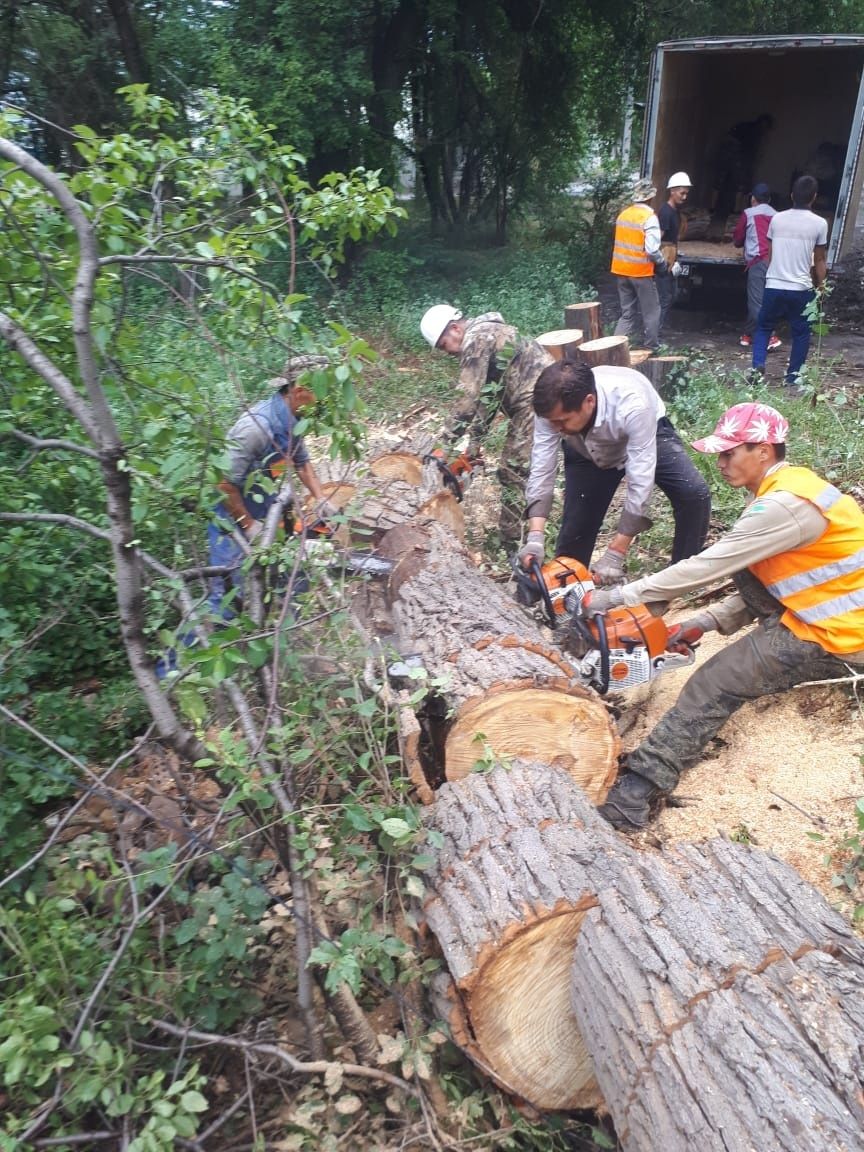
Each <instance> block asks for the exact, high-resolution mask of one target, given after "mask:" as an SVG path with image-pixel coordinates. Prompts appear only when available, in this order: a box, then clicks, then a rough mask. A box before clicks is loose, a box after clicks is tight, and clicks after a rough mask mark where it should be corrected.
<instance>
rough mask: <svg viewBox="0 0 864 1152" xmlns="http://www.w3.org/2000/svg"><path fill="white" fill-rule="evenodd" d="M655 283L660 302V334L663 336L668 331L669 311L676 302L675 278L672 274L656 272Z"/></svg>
mask: <svg viewBox="0 0 864 1152" xmlns="http://www.w3.org/2000/svg"><path fill="white" fill-rule="evenodd" d="M654 283H655V284H656V285H657V299H658V300H659V302H660V326H659V328H658V332H659V333H660V334H661V335H662V334H663V332H664V331H665V330H666V320H667V318H668V316H669V309H670V308H671V307H672V304H673V301H674V300H675V277H674V276H673V275H672V273H671V272H655V274H654Z"/></svg>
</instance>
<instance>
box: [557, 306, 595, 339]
mask: <svg viewBox="0 0 864 1152" xmlns="http://www.w3.org/2000/svg"><path fill="white" fill-rule="evenodd" d="M564 327H565V328H579V329H580V330H581V331H582V332H583V333H584V336H585V339H586V340H599V339H600V338H601V336H602V335H603V326H602V324H601V323H600V304H599V303H598V302H597V301H592V302H591V303H589V304H568V305H567V307H566V308H565V309H564Z"/></svg>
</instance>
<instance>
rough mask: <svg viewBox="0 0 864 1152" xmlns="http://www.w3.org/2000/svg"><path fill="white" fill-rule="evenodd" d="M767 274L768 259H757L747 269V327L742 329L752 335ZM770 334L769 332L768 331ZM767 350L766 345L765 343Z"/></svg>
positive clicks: (760, 306) (757, 321)
mask: <svg viewBox="0 0 864 1152" xmlns="http://www.w3.org/2000/svg"><path fill="white" fill-rule="evenodd" d="M767 275H768V261H767V260H757V261H756V263H755V264H751V265H750V267H749V268H748V269H747V327H746V328H745V329H744V331H745V332H747V333H748V335H750V336H752V335H753V334H754V332H755V331H756V325H757V324H758V323H759V312H760V310H761V308H762V297H763V296H764V295H765V277H766V276H767ZM769 335H770V333H769ZM765 350H766V352H767V350H768V345H767V344H766V345H765Z"/></svg>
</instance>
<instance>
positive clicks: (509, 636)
mask: <svg viewBox="0 0 864 1152" xmlns="http://www.w3.org/2000/svg"><path fill="white" fill-rule="evenodd" d="M379 551H380V554H381V555H382V556H384V557H387V558H389V559H394V560H396V561H397V564H396V567H395V569H394V571H393V573H392V574H391V576H390V581H389V588H388V594H389V599H390V610H391V613H392V618H393V622H394V628H395V633H396V636H397V638H398V647H399V650H400V652H402V653H403V655H407V654H416V655H417V656H419V657H420V658H421V662H422V665H423V667H424V668H425V670H426V674H427V677H428V681H429V684H430V693H429V696H428V697H427V700H426V701H425V702H424V705H423V707H422V709H420V711H421V713H422V723H423V724H424V725H425V735H426V740H425V741H424V742H423V746H424V747H425V748H426V763H425V765H424V767H425V768H426V770H427V777H428V781H429V783H430V785H432V786H433V787H434V786H435V785H436V784H438V783H440V782H441V781H442V780H443V779H445V778H446V779H448V780H456V779H459V778H461V777H462V776H465V775H467V774H468V773H469V772H471V771H472V770H473V769H474V767H475V766H476V765H477V763H478V762H480V761H483V760H484V759H488V758H489V757H490V756H499V757H500V756H531V757H536V756H542V757H543V758H544V759H547V760H548V762H549V763H552V764H555V765H556V766H558V767H561V768H562V769H563V770H564V771H566V772H568V773H569V774H570V775H571V776H572V778H573V779H574V780H575V781H576V782H577V783H579V784H580V785H581V786H582V787H583V788H584V789H585V791H586V793H587V794H588V795H589V796H591V797H592V798H593V799H596V800H598V801H599V800H600V799H601V798H602V797H604V796H605V794H606V791H607V790H608V788H609V787H610V785H611V783H612V782H613V780H614V778H615V776H616V774H617V761H618V751H619V741H618V735H617V732H616V730H615V726H614V722H613V720H612V718H611V716H610V713H609V710H608V708H607V706H606V704H605V703H604V702H603V700H602V699H601V698H600V697H599V696H598V695H597V693H596V692H594V691H593V690H592V689H590V688H586V687H584V686H583V684H582V683H581V681H580V679H579V676H578V674H577V673H576V670H575V668H574V667H573V665H572V664H571V663H570V661H569V659H568V658H567V657H566V656H565V654H564V653H563V652H562V651H561V650H560V649H559V648H558V647H556V646H555V644H554V641H553V640H552V637H551V635H550V634H549V633H548V632H546V630H545V629H542V628H541V627H540V626H539V625H538V624H537V623H536V622H535V621H534V620H533V619H532V618H531V617H530V616H529V615H528V613H527V612H526V611H525V609H523V608H521V607H520V606H519V605H518V604H517V603H516V602H515V600H514V599H513V596H512V595H511V594H510V592H509V591H508V590H507V589H506V588H502V587H501V586H500V585H498V584H496V583H494V581H492V580H490V579H489V577H488V576H485V575H484V574H483V573H482V572H481V571H480V570H479V569H478V568H477V567H476V566H475V565H474V564H473V562H472V561H471V558H470V556H469V555H468V554H467V553H466V552H465V550H464V549H463V548H462V547H460V545H459V542H458V541H457V540H456V539H455V538H454V536H453V534H452V533H448V532H447V531H446V530H445V529H444V528H443V527H442V525H440V524H437V523H434V522H428V523H426V524H420V523H418V522H416V521H415V522H414V523H412V524H409V525H405V526H403V527H402V528H397V529H394V530H393V531H392V532H390V533H388V535H387V536H386V537H384V539H383V540H382V541H381V544H380V546H379Z"/></svg>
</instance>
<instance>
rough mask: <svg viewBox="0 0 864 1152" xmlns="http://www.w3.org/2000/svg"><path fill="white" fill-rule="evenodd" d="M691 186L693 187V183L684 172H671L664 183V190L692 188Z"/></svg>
mask: <svg viewBox="0 0 864 1152" xmlns="http://www.w3.org/2000/svg"><path fill="white" fill-rule="evenodd" d="M692 187H693V185H692V184H691V183H690V177H689V176H688V175H687V173H686V172H673V173H672V175H671V176H670V177H669V181H668V183H667V184H666V191H667V192H668V191H669V190H670V189H672V188H692Z"/></svg>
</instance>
